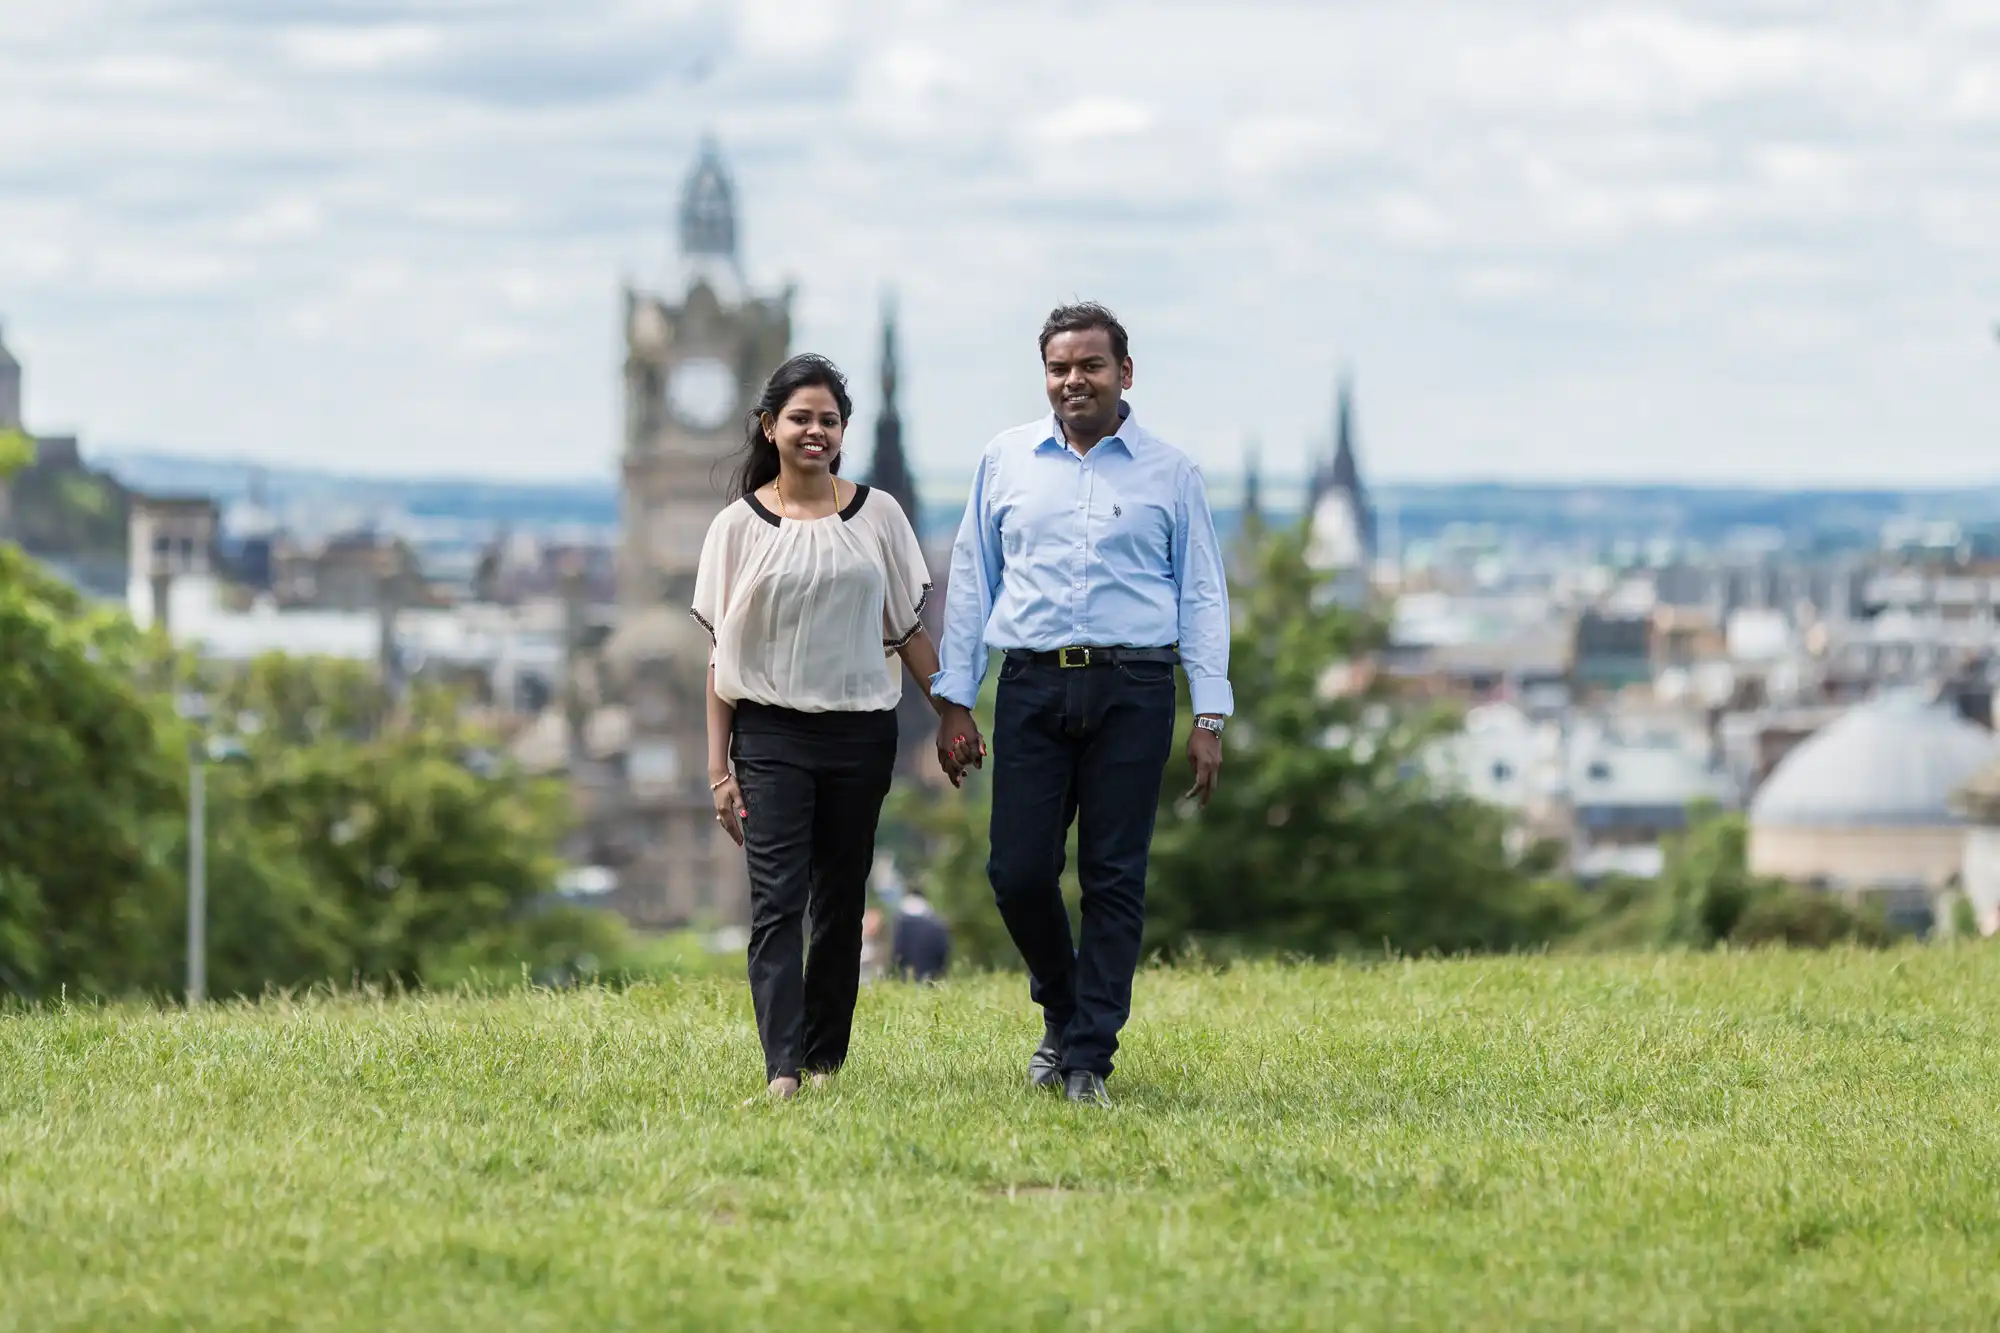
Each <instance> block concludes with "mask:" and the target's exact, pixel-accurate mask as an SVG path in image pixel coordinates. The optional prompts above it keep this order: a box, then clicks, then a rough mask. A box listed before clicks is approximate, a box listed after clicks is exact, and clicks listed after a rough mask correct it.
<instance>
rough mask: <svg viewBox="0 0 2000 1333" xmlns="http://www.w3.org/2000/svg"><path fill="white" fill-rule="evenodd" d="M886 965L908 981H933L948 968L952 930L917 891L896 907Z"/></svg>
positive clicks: (911, 891) (908, 894) (913, 891)
mask: <svg viewBox="0 0 2000 1333" xmlns="http://www.w3.org/2000/svg"><path fill="white" fill-rule="evenodd" d="M889 948H890V954H889V964H890V967H891V969H892V970H893V971H894V972H895V974H896V975H897V976H899V977H904V978H906V979H908V980H910V981H936V980H937V979H938V978H940V977H942V976H943V975H944V974H945V969H946V968H948V967H950V966H951V928H950V927H949V926H947V925H945V923H944V918H943V917H941V916H939V915H938V914H937V909H936V908H935V907H932V906H931V904H930V900H929V899H928V898H926V897H924V895H923V894H922V893H921V892H919V891H918V890H916V889H911V890H910V891H909V892H908V893H906V894H904V895H903V899H902V901H901V902H899V903H897V904H896V934H895V941H894V943H892V944H891V945H890V946H889Z"/></svg>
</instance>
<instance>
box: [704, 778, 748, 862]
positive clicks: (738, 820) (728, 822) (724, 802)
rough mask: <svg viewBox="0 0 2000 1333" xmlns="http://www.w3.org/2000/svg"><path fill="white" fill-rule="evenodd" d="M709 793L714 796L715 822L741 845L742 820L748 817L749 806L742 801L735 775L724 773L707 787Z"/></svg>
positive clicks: (741, 792)
mask: <svg viewBox="0 0 2000 1333" xmlns="http://www.w3.org/2000/svg"><path fill="white" fill-rule="evenodd" d="M709 795H711V796H713V797H714V798H715V822H716V823H718V824H720V825H722V828H723V831H724V832H726V833H727V834H729V836H730V837H731V838H733V839H735V841H736V845H737V846H738V847H741V846H742V845H743V821H744V820H746V819H748V818H750V807H749V806H747V805H745V804H744V803H743V789H742V788H741V787H738V786H737V785H736V775H735V774H734V773H730V774H725V775H724V776H723V777H722V778H721V779H720V780H718V781H717V783H716V785H715V786H713V787H711V788H709Z"/></svg>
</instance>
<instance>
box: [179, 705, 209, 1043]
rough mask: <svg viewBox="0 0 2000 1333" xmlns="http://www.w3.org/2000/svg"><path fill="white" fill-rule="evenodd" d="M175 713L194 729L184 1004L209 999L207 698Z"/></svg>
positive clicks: (190, 748) (190, 756)
mask: <svg viewBox="0 0 2000 1333" xmlns="http://www.w3.org/2000/svg"><path fill="white" fill-rule="evenodd" d="M175 707H176V710H177V711H178V712H179V713H180V715H181V716H182V717H183V718H185V719H186V720H187V721H188V722H190V723H192V724H193V726H194V732H193V734H192V735H190V736H189V737H188V832H187V837H188V871H187V874H188V890H187V892H188V920H187V1002H188V1008H190V1009H193V1008H195V1007H197V1006H199V1005H200V1004H201V1002H202V1001H203V1000H205V999H207V998H208V763H207V761H208V744H207V733H208V718H209V706H208V699H207V696H205V695H203V694H201V693H200V692H199V691H192V690H191V691H189V692H187V693H185V694H183V695H181V697H180V698H179V699H178V700H177V701H176V705H175Z"/></svg>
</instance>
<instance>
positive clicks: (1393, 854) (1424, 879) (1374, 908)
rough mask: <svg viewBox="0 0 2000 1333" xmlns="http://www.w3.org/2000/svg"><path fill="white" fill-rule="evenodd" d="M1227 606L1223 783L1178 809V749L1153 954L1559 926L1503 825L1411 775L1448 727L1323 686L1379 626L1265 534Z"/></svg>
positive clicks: (1540, 938)
mask: <svg viewBox="0 0 2000 1333" xmlns="http://www.w3.org/2000/svg"><path fill="white" fill-rule="evenodd" d="M1234 599H1235V611H1236V629H1235V633H1234V635H1233V641H1232V644H1231V656H1230V675H1231V678H1232V681H1233V684H1234V686H1235V692H1236V703H1237V715H1236V718H1235V720H1234V721H1233V722H1232V724H1231V727H1230V731H1229V733H1228V739H1227V744H1226V745H1225V755H1226V757H1225V762H1224V765H1223V777H1222V782H1221V785H1220V787H1219V788H1218V790H1217V793H1216V796H1215V799H1214V800H1213V801H1212V802H1211V804H1210V805H1209V808H1208V809H1207V810H1205V811H1198V810H1195V809H1193V808H1192V807H1191V806H1189V805H1187V804H1185V803H1184V802H1183V801H1182V800H1181V799H1180V794H1181V793H1182V792H1184V791H1186V790H1187V787H1188V785H1189V782H1190V776H1191V775H1190V774H1189V772H1188V770H1187V768H1186V763H1185V758H1184V752H1185V745H1184V744H1177V745H1176V747H1175V754H1176V756H1177V757H1176V759H1175V761H1174V762H1173V763H1172V764H1170V765H1169V767H1168V772H1167V781H1166V784H1165V787H1164V789H1163V792H1162V808H1161V811H1160V819H1159V825H1158V829H1157V831H1156V833H1155V835H1154V842H1153V877H1152V883H1151V885H1150V887H1149V891H1148V912H1147V919H1148V927H1147V928H1148V933H1149V939H1150V943H1151V944H1152V945H1153V946H1155V947H1158V948H1162V949H1167V950H1174V949H1180V948H1184V947H1186V946H1188V945H1191V944H1192V945H1197V946H1199V947H1201V948H1202V949H1204V950H1205V951H1208V952H1217V951H1222V952H1228V951H1234V950H1251V951H1256V952H1289V953H1298V954H1306V955H1314V956H1331V955H1337V954H1344V953H1353V952H1367V951H1379V950H1381V949H1383V948H1384V947H1389V948H1393V949H1396V950H1399V951H1402V952H1411V953H1421V952H1429V951H1445V952H1454V951H1461V950H1471V949H1509V948H1518V947H1523V946H1529V945H1534V944H1539V943H1542V942H1544V941H1546V940H1549V939H1551V938H1553V937H1555V936H1559V935H1561V934H1562V933H1563V932H1565V931H1566V930H1568V929H1569V927H1570V923H1571V919H1572V917H1573V914H1574V911H1575V906H1574V895H1573V893H1572V892H1571V891H1570V890H1569V889H1568V888H1567V887H1565V886H1562V885H1558V884H1554V883H1541V882H1537V881H1534V880H1532V879H1530V878H1529V876H1528V875H1527V873H1526V872H1525V870H1524V868H1523V867H1521V866H1519V865H1517V864H1515V863H1514V861H1513V860H1512V859H1511V858H1510V857H1509V855H1508V854H1507V851H1506V848H1505V834H1506V828H1507V824H1506V817H1505V816H1504V814H1503V813H1502V812H1500V811H1497V810H1494V809H1492V808H1490V807H1487V806H1484V805H1481V804H1480V803H1478V802H1476V801H1472V800H1469V799H1465V798H1462V797H1459V796H1455V795H1452V794H1450V793H1447V792H1442V791H1440V790H1438V789H1436V788H1435V787H1434V786H1433V785H1432V784H1431V783H1429V782H1428V781H1427V780H1426V779H1425V777H1424V774H1423V770H1422V766H1421V764H1420V762H1419V759H1420V756H1421V754H1422V752H1423V750H1424V749H1425V747H1426V746H1428V745H1429V744H1431V743H1432V742H1434V741H1435V740H1436V739H1437V738H1439V737H1440V736H1442V735H1444V734H1446V732H1447V731H1448V730H1449V728H1450V727H1451V726H1452V725H1453V724H1454V723H1453V719H1452V718H1451V717H1449V716H1448V715H1446V714H1444V713H1441V712H1438V711H1433V710H1424V709H1413V708H1410V707H1408V706H1407V705H1403V704H1401V703H1399V702H1398V701H1396V700H1395V699H1393V698H1392V697H1391V696H1390V694H1389V693H1388V692H1387V691H1386V689H1385V688H1383V687H1381V686H1380V685H1377V684H1369V685H1364V686H1359V687H1357V688H1350V689H1344V690H1343V689H1334V688H1331V686H1332V685H1333V684H1334V678H1335V677H1336V675H1337V674H1338V673H1339V672H1340V670H1341V668H1342V667H1343V666H1344V665H1345V664H1349V663H1355V662H1358V661H1360V660H1362V659H1363V658H1364V657H1365V656H1366V655H1367V654H1368V653H1370V652H1371V651H1372V650H1374V649H1375V648H1377V647H1379V646H1380V644H1381V642H1382V628H1381V626H1380V625H1379V624H1378V623H1376V622H1374V621H1372V620H1370V619H1368V618H1367V617H1365V616H1362V615H1358V614H1356V613H1354V612H1351V611H1348V610H1346V609H1344V608H1342V607H1340V606H1339V605H1337V604H1335V603H1333V602H1332V601H1331V600H1330V599H1329V598H1328V597H1327V595H1326V583H1325V580H1324V579H1323V578H1322V577H1321V576H1320V575H1319V574H1318V573H1316V572H1315V571H1314V570H1313V569H1312V568H1311V567H1310V566H1309V565H1308V564H1307V563H1306V560H1305V542H1304V535H1303V534H1302V533H1300V532H1296V531H1287V532H1279V533H1275V534H1273V535H1272V536H1271V537H1270V538H1269V539H1267V540H1266V541H1265V543H1264V544H1263V546H1262V547H1261V548H1260V549H1259V551H1258V553H1257V558H1256V562H1255V566H1254V576H1253V577H1251V578H1249V579H1246V580H1244V581H1243V584H1242V586H1240V587H1238V588H1236V589H1235V590H1234ZM1187 711H1188V710H1187V709H1186V708H1185V707H1184V708H1183V709H1182V732H1183V737H1184V735H1185V731H1186V729H1187V728H1188V726H1190V725H1191V719H1189V718H1188V717H1187Z"/></svg>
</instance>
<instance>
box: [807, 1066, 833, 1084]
mask: <svg viewBox="0 0 2000 1333" xmlns="http://www.w3.org/2000/svg"><path fill="white" fill-rule="evenodd" d="M832 1083H833V1075H832V1074H829V1073H827V1072H826V1070H824V1069H822V1070H820V1071H819V1072H818V1073H816V1074H814V1075H813V1076H812V1085H813V1087H814V1088H825V1087H830V1086H831V1085H832Z"/></svg>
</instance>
